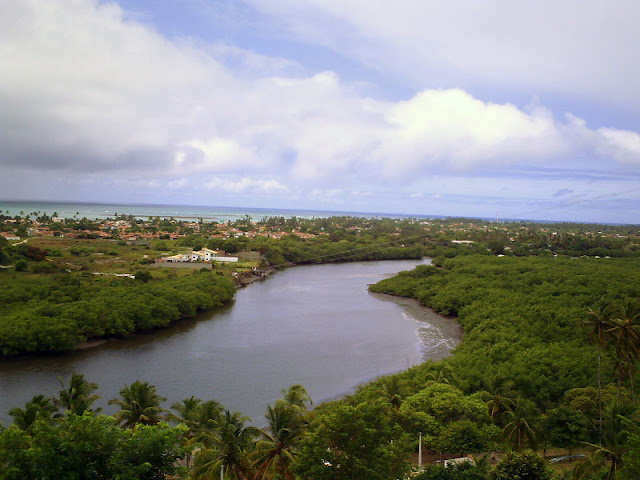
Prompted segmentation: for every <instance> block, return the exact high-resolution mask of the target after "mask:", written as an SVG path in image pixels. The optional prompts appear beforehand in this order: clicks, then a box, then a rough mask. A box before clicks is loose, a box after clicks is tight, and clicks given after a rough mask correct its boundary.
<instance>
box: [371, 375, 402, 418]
mask: <svg viewBox="0 0 640 480" xmlns="http://www.w3.org/2000/svg"><path fill="white" fill-rule="evenodd" d="M375 393H376V394H378V395H379V396H380V397H381V398H382V399H383V400H384V401H385V402H387V403H388V404H389V405H391V406H392V407H393V408H395V409H396V410H398V409H399V408H400V406H401V405H402V389H401V386H400V381H399V380H398V377H397V376H395V375H393V376H391V377H390V378H387V379H385V380H384V382H383V383H382V386H381V387H380V388H377V389H376V390H375Z"/></svg>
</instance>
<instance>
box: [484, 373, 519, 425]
mask: <svg viewBox="0 0 640 480" xmlns="http://www.w3.org/2000/svg"><path fill="white" fill-rule="evenodd" d="M513 387H514V383H513V381H511V380H509V379H507V378H505V377H493V378H491V379H490V380H489V381H488V382H487V387H486V389H485V390H483V391H482V392H480V395H481V397H482V400H484V401H485V402H486V403H487V409H488V410H489V417H491V420H492V421H493V422H494V423H498V422H499V421H500V419H501V417H502V415H503V413H504V412H506V411H508V410H510V409H511V408H513V407H514V406H515V402H514V400H513V399H514V391H513Z"/></svg>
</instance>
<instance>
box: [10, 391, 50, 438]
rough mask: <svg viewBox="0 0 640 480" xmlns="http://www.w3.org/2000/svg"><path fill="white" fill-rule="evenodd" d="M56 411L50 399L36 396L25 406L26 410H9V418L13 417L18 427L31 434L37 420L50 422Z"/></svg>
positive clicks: (18, 408) (16, 408)
mask: <svg viewBox="0 0 640 480" xmlns="http://www.w3.org/2000/svg"><path fill="white" fill-rule="evenodd" d="M55 411H56V407H55V406H54V405H53V402H52V401H51V399H50V398H48V397H45V396H44V395H35V396H34V397H32V398H31V400H29V401H28V402H27V403H26V404H25V406H24V409H22V408H20V407H15V408H12V409H11V410H9V416H11V417H13V424H14V425H15V426H16V427H18V428H20V429H21V430H24V431H26V432H29V431H31V427H32V426H33V424H34V423H35V422H36V420H48V419H50V418H51V415H52V414H53V412H55Z"/></svg>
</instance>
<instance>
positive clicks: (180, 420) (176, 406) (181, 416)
mask: <svg viewBox="0 0 640 480" xmlns="http://www.w3.org/2000/svg"><path fill="white" fill-rule="evenodd" d="M201 407H202V400H200V399H199V398H195V397H194V396H193V395H191V397H189V398H185V399H184V400H183V401H181V402H174V403H172V404H171V409H172V410H174V411H175V412H177V415H176V414H173V413H169V414H167V416H166V419H167V420H168V421H170V422H174V423H177V424H182V425H185V426H186V427H187V430H186V432H185V435H183V437H182V439H181V440H182V444H183V445H184V446H185V447H191V446H192V444H193V439H194V433H195V429H196V428H197V426H198V418H199V413H200V408H201ZM190 462H191V452H190V451H188V450H187V452H186V457H185V463H186V467H187V468H189V463H190Z"/></svg>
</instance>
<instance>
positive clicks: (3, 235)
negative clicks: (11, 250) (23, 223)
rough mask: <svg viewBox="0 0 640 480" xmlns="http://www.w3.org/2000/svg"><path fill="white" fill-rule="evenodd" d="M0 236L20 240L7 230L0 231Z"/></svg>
mask: <svg viewBox="0 0 640 480" xmlns="http://www.w3.org/2000/svg"><path fill="white" fill-rule="evenodd" d="M0 236H2V237H4V238H6V239H7V240H20V237H19V236H17V235H15V234H13V233H9V232H0Z"/></svg>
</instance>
